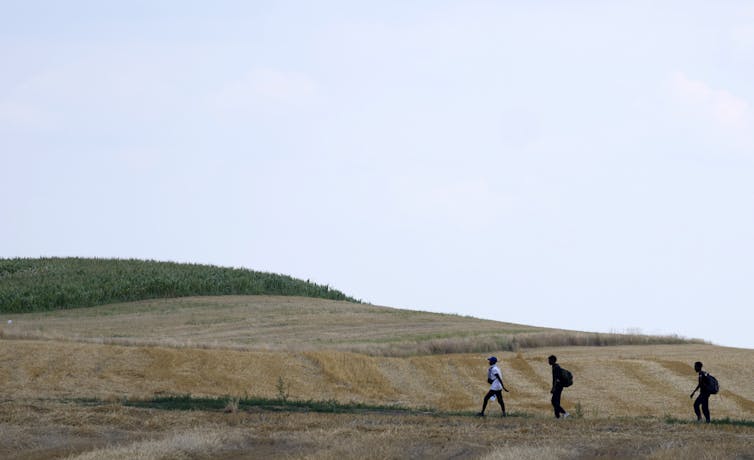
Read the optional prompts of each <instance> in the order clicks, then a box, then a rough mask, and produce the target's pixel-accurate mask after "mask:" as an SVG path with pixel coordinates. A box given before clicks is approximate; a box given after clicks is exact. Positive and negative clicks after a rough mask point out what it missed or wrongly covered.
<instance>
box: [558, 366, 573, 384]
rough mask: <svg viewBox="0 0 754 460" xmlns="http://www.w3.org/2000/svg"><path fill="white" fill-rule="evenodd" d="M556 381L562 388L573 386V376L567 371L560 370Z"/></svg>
mask: <svg viewBox="0 0 754 460" xmlns="http://www.w3.org/2000/svg"><path fill="white" fill-rule="evenodd" d="M558 381H559V382H560V384H561V385H562V386H563V387H570V386H571V385H573V374H571V371H569V370H568V369H563V368H562V367H561V368H560V377H559V378H558Z"/></svg>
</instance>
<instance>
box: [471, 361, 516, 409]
mask: <svg viewBox="0 0 754 460" xmlns="http://www.w3.org/2000/svg"><path fill="white" fill-rule="evenodd" d="M487 362H488V363H489V364H490V368H489V369H488V370H487V383H489V384H490V390H489V391H488V392H487V394H486V395H485V396H484V402H483V403H482V411H481V412H479V413H478V414H477V415H478V416H480V417H484V410H485V409H487V402H488V401H489V400H490V399H492V400H495V399H497V402H498V403H499V404H500V409H502V411H503V417H505V416H506V413H505V402H504V401H503V390H505V392H506V393H510V392H509V391H508V389H507V388H505V385H503V373H502V372H500V369H499V368H498V367H497V365H496V364H497V358H496V357H494V356H490V357H489V358H487Z"/></svg>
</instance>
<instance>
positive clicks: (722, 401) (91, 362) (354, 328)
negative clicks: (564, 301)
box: [0, 297, 754, 460]
mask: <svg viewBox="0 0 754 460" xmlns="http://www.w3.org/2000/svg"><path fill="white" fill-rule="evenodd" d="M225 300H228V301H229V302H228V303H226V304H225V306H224V307H221V308H219V310H216V309H217V308H218V304H217V302H215V301H205V303H202V302H203V301H202V299H185V302H186V305H181V304H180V303H175V302H173V303H171V302H164V303H160V302H157V303H156V304H154V303H148V302H147V303H137V304H133V305H129V306H128V308H127V309H126V310H127V311H125V312H124V311H122V306H118V307H113V306H110V307H103V308H100V309H86V310H76V311H69V312H62V313H56V314H54V315H38V314H34V315H16V316H14V320H15V323H16V324H14V325H13V326H12V327H13V328H16V329H14V331H12V333H11V332H9V328H7V327H5V329H4V331H2V332H3V334H2V335H0V363H2V366H0V458H27V459H31V458H61V457H63V458H68V457H69V458H75V459H90V458H145V459H146V458H149V459H152V458H155V459H156V458H176V459H182V458H192V459H197V458H289V457H295V458H313V459H329V458H338V459H343V458H406V457H413V458H426V457H433V458H437V457H440V458H447V457H453V456H455V457H461V458H487V459H490V460H492V459H506V458H556V457H557V458H578V457H598V456H603V457H637V456H639V457H647V458H681V457H686V456H688V455H689V454H690V453H694V452H697V453H699V452H701V453H703V455H706V456H707V458H730V457H736V456H738V457H743V456H745V455H749V456H754V449H752V446H754V430H752V429H751V428H746V427H734V426H712V427H706V426H687V425H668V424H665V423H663V421H662V420H663V418H664V417H665V416H672V417H676V418H679V419H691V418H692V417H693V412H692V408H691V403H692V401H691V400H690V399H689V397H688V395H689V393H690V392H691V390H692V389H693V388H694V386H695V384H696V376H695V374H694V371H693V368H692V363H693V362H694V361H696V360H701V361H703V362H704V363H705V367H706V368H707V369H708V370H709V371H710V372H711V373H713V374H714V375H715V376H716V377H718V379H719V380H720V382H721V385H722V391H721V394H720V395H718V396H713V397H712V399H711V409H712V415H713V417H714V418H721V417H730V418H735V419H749V420H752V419H754V385H753V384H752V383H751V378H752V374H751V371H750V369H752V368H754V352H752V351H751V350H743V349H732V348H723V347H716V346H712V345H704V344H686V345H647V346H616V347H556V348H536V349H530V350H520V351H518V352H508V351H497V352H495V354H496V355H497V356H498V357H499V358H500V360H501V362H500V363H499V367H500V368H501V369H502V371H503V374H504V378H505V381H506V386H507V387H508V388H509V389H510V390H511V393H510V394H507V393H506V394H505V397H506V405H507V407H508V409H509V411H513V412H519V413H527V414H530V415H529V416H528V417H526V418H508V419H500V418H497V417H492V416H490V417H487V418H485V419H476V418H470V417H452V416H417V415H400V414H397V413H395V414H342V415H324V414H311V413H288V414H286V413H282V414H280V413H271V412H258V413H257V412H246V411H237V412H233V413H229V414H222V413H221V412H169V411H158V410H149V409H136V408H129V407H124V406H122V405H121V404H120V401H121V400H123V399H124V398H130V399H134V398H152V397H154V396H156V395H166V394H169V395H170V394H172V395H174V394H192V395H195V396H225V395H229V396H244V395H247V394H248V395H252V396H261V397H268V398H274V397H276V396H278V395H279V391H280V388H279V383H280V382H282V383H284V385H285V389H286V391H288V393H289V395H290V397H291V398H295V399H314V400H328V399H335V400H338V401H340V402H344V403H349V402H363V403H370V404H382V405H385V404H399V405H403V406H409V407H417V408H418V407H433V408H437V409H440V410H446V411H477V410H479V408H480V406H481V398H482V396H483V395H484V393H485V392H486V390H487V388H488V385H487V383H486V380H485V379H486V368H487V364H486V359H485V358H486V357H487V356H488V354H489V353H456V354H440V355H428V356H406V357H395V356H393V357H390V356H379V354H380V353H374V349H372V348H370V347H372V346H374V345H375V344H377V346H379V344H382V343H388V344H390V343H391V342H390V341H391V340H394V339H395V340H397V341H399V342H403V343H410V342H411V341H414V342H413V343H415V340H416V337H417V336H421V337H437V336H443V335H445V336H452V335H453V334H456V335H458V334H461V335H463V334H466V333H468V332H469V331H470V330H473V329H475V328H478V329H480V330H482V331H483V333H490V334H493V333H495V331H498V330H500V329H501V328H502V329H505V328H506V327H507V328H509V329H505V330H519V329H518V328H521V327H522V326H518V325H509V324H506V323H495V322H486V321H482V320H475V319H472V318H463V317H455V316H445V315H437V317H435V318H434V319H428V320H427V322H426V323H423V324H416V321H415V320H416V318H417V316H415V315H416V313H417V312H401V311H400V310H395V311H386V310H387V309H382V308H377V307H370V306H366V310H365V311H363V310H360V309H359V308H360V306H356V305H352V304H346V305H345V306H344V305H339V304H338V303H332V302H328V301H311V302H312V303H311V304H310V303H306V302H305V303H303V304H301V303H299V304H297V303H296V302H297V300H296V299H293V300H291V299H283V300H284V301H283V300H281V299H277V298H272V297H267V298H258V299H252V300H251V301H250V300H249V299H248V298H230V299H225ZM181 301H183V299H182V300H181ZM206 302H209V303H206ZM249 302H251V303H249ZM255 302H256V303H255ZM276 302H279V304H278V303H276ZM298 302H301V301H300V300H299V301H298ZM307 302H308V300H307ZM154 305H158V307H159V306H160V305H161V307H159V308H157V310H156V311H152V310H150V309H151V308H152V307H153V306H154ZM276 305H278V307H279V308H280V309H281V311H282V312H277V313H276V312H275V308H276ZM183 307H185V308H186V309H187V310H186V311H181V308H183ZM344 307H345V308H346V310H345V313H344V310H343V308H344ZM352 307H353V308H354V310H353V311H351V312H350V313H349V312H348V311H347V309H348V308H352ZM250 309H255V310H254V312H255V313H254V314H253V315H252V319H249V312H250ZM372 309H374V310H372ZM296 312H298V313H296ZM213 314H214V315H215V317H216V322H215V323H211V322H210V319H211V318H213ZM244 315H246V319H243V318H244ZM302 318H303V319H302ZM339 318H340V319H339ZM283 319H285V320H283ZM338 321H340V322H338ZM191 323H195V324H191ZM236 323H238V324H237V325H236V326H237V327H233V326H234V324H236ZM344 325H347V326H348V327H345V326H344ZM287 327H290V330H289V331H288V332H286V328H287ZM470 328H471V329H470ZM202 330H203V331H204V335H203V336H201V337H202V339H201V340H200V341H198V342H201V343H199V346H191V344H194V345H196V344H197V343H198V342H193V341H192V340H191V338H192V337H194V335H193V334H199V331H202ZM531 330H532V331H537V329H536V328H531ZM333 331H335V332H333ZM24 332H29V333H39V334H42V335H45V337H46V338H47V339H46V340H24V339H22V338H21V337H23V333H24ZM32 335H33V334H32ZM116 336H120V337H116ZM122 336H125V337H122ZM2 337H4V338H2ZM8 337H13V339H12V340H8ZM55 337H61V338H62V339H61V340H56V339H55ZM244 337H246V339H248V340H252V339H253V341H255V342H254V343H255V345H254V346H253V347H248V348H246V347H244V346H241V347H239V348H240V349H237V350H234V349H232V346H233V345H234V344H236V345H240V344H241V343H242V342H243V340H245V339H244ZM81 338H89V339H97V338H99V339H102V340H103V341H105V339H113V338H121V339H124V340H128V341H129V342H128V343H129V345H128V346H122V345H107V344H98V343H87V342H83V341H76V340H78V339H81ZM160 340H165V341H171V340H172V341H176V343H178V342H180V343H181V346H155V345H153V344H151V343H150V342H151V341H155V342H159V341H160ZM206 341H209V342H214V343H216V346H208V345H207V343H209V342H206ZM266 341H269V344H267V342H266ZM349 341H350V342H349ZM354 344H356V345H358V346H356V347H355V348H351V347H353V346H354ZM360 346H364V347H365V350H368V351H370V352H371V353H370V354H364V353H355V352H353V351H347V350H349V349H351V350H352V349H359V347H360ZM265 348H267V349H265ZM549 354H556V355H557V356H558V357H559V361H560V362H561V364H562V365H563V367H565V368H567V369H569V370H571V371H573V373H574V375H575V383H574V386H573V387H571V388H568V389H566V391H565V393H564V400H563V405H564V406H565V407H566V409H568V410H570V411H571V412H572V413H575V412H576V409H577V405H578V407H580V411H581V413H582V414H583V418H582V419H577V420H572V419H569V420H567V421H565V422H557V421H555V420H551V419H550V410H551V409H550V404H549V396H550V395H549V393H548V391H549V386H550V367H549V366H548V365H547V362H546V357H547V356H548V355H549ZM81 398H95V399H97V400H99V401H110V402H111V403H109V404H108V403H99V404H97V405H94V406H87V405H86V404H84V403H82V402H81ZM66 401H69V402H66ZM77 401H78V402H77ZM498 410H499V409H498V408H497V405H496V404H492V405H491V406H490V407H489V408H488V414H490V415H497V411H498ZM702 458H705V457H702Z"/></svg>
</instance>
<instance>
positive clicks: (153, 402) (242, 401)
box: [123, 395, 436, 414]
mask: <svg viewBox="0 0 754 460" xmlns="http://www.w3.org/2000/svg"><path fill="white" fill-rule="evenodd" d="M231 400H232V401H233V402H234V403H235V404H237V407H238V410H244V409H251V408H255V409H262V410H269V411H281V412H286V411H310V412H327V413H353V412H365V411H369V412H404V413H417V414H418V413H425V414H426V413H435V412H436V411H434V410H432V409H410V408H407V407H403V406H387V405H373V404H362V403H341V402H338V401H335V400H324V401H316V400H307V401H303V400H295V399H289V398H287V397H285V398H257V397H249V396H246V397H243V398H231V397H228V396H226V397H216V398H213V397H195V396H191V395H180V396H161V397H157V398H153V399H148V400H138V401H125V402H124V403H123V404H124V405H126V406H130V407H145V408H151V409H161V410H200V411H217V410H223V409H224V408H225V407H227V405H228V403H229V402H230V401H231Z"/></svg>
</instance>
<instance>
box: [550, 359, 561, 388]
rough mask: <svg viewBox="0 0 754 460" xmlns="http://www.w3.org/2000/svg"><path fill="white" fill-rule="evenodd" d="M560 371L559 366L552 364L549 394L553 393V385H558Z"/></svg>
mask: <svg viewBox="0 0 754 460" xmlns="http://www.w3.org/2000/svg"><path fill="white" fill-rule="evenodd" d="M559 369H560V366H558V365H557V364H554V365H553V366H552V388H551V389H550V393H555V385H557V383H558V377H560V375H559V374H560V372H558V370H559Z"/></svg>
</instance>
